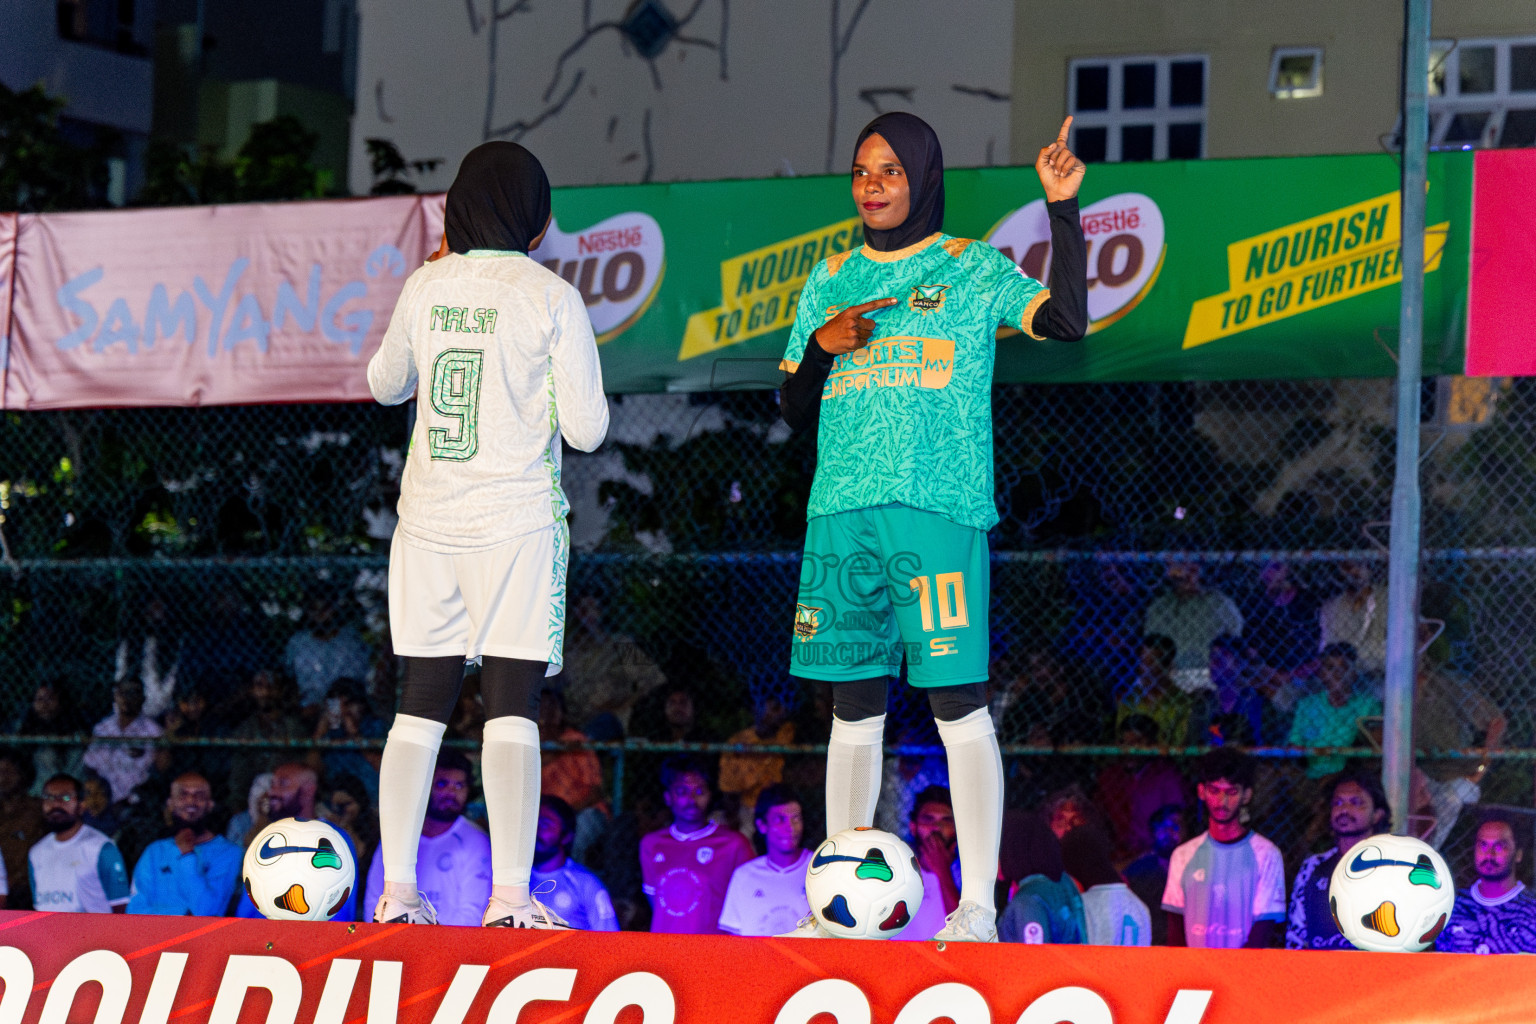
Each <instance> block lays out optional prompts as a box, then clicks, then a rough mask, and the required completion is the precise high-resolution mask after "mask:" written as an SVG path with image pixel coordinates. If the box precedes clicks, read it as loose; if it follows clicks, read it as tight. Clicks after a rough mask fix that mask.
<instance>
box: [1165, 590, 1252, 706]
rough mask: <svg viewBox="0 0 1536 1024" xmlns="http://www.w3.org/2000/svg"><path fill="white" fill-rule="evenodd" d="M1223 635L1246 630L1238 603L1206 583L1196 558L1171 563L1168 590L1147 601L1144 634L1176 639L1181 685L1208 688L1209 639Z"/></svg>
mask: <svg viewBox="0 0 1536 1024" xmlns="http://www.w3.org/2000/svg"><path fill="white" fill-rule="evenodd" d="M1224 634H1230V635H1232V636H1242V635H1243V613H1242V612H1240V611H1238V610H1237V605H1236V604H1234V603H1233V601H1232V599H1231V598H1230V597H1228V596H1227V595H1226V594H1223V593H1222V592H1221V591H1219V590H1207V589H1206V588H1205V586H1204V585H1203V584H1202V583H1201V581H1200V566H1199V565H1197V564H1196V563H1194V562H1174V563H1172V564H1171V565H1169V566H1168V589H1167V590H1166V591H1164V592H1163V593H1162V594H1160V595H1159V596H1158V597H1157V599H1156V600H1154V601H1153V602H1152V603H1151V604H1150V605H1148V606H1147V619H1146V623H1145V625H1144V626H1143V628H1142V635H1143V636H1154V635H1156V636H1166V637H1171V638H1172V639H1173V643H1174V647H1175V649H1176V652H1175V654H1174V661H1173V679H1174V682H1176V683H1177V684H1178V686H1179V689H1181V690H1183V691H1184V692H1186V693H1189V692H1191V691H1194V690H1207V689H1210V686H1211V670H1210V652H1211V641H1212V640H1215V639H1216V638H1217V637H1219V636H1222V635H1224Z"/></svg>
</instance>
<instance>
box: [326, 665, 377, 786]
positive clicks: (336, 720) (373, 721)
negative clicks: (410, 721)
mask: <svg viewBox="0 0 1536 1024" xmlns="http://www.w3.org/2000/svg"><path fill="white" fill-rule="evenodd" d="M388 731H389V729H388V727H387V726H386V725H385V724H384V722H383V720H382V719H380V718H379V717H378V716H377V715H375V714H374V713H373V709H372V708H370V707H369V706H368V696H367V694H366V693H365V692H364V689H363V684H362V683H361V682H359V681H358V680H356V679H349V678H346V677H343V678H340V679H336V680H333V681H332V683H331V685H330V687H329V688H328V689H327V690H326V691H325V710H324V711H323V712H322V713H321V715H320V717H319V718H318V719H317V720H316V722H315V734H314V735H315V739H317V740H377V739H383V738H384V736H385V734H386V733H387V732H388ZM382 757H383V751H382V750H372V749H361V750H327V751H325V753H324V754H323V755H322V760H323V762H324V764H325V772H326V774H327V775H353V776H356V777H357V778H358V779H359V780H361V782H362V784H363V788H364V789H366V790H367V791H368V799H369V800H370V801H372V802H373V803H375V804H377V803H378V802H379V764H380V763H381V759H382Z"/></svg>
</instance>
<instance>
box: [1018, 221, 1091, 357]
mask: <svg viewBox="0 0 1536 1024" xmlns="http://www.w3.org/2000/svg"><path fill="white" fill-rule="evenodd" d="M1045 209H1046V212H1047V213H1048V214H1049V216H1050V218H1051V281H1050V289H1051V294H1050V297H1049V298H1047V299H1046V300H1045V301H1044V302H1042V303H1041V304H1040V308H1039V309H1037V310H1035V318H1034V320H1033V321H1031V323H1030V327H1031V328H1032V329H1033V330H1034V332H1035V333H1036V334H1038V335H1039V336H1040V337H1042V338H1052V339H1054V340H1056V341H1078V340H1080V339H1081V338H1082V337H1083V335H1085V334H1087V333H1088V243H1087V242H1086V241H1085V240H1084V238H1083V224H1082V221H1080V220H1079V219H1078V212H1077V197H1076V196H1073V197H1072V198H1071V199H1062V200H1059V201H1057V202H1054V203H1046V204H1045Z"/></svg>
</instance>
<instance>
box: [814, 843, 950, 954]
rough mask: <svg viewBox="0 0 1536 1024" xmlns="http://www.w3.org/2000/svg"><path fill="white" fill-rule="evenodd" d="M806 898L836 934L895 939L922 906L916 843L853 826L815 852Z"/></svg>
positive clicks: (818, 916)
mask: <svg viewBox="0 0 1536 1024" xmlns="http://www.w3.org/2000/svg"><path fill="white" fill-rule="evenodd" d="M805 898H806V899H807V900H808V901H810V904H811V913H813V914H815V915H816V919H817V920H819V921H820V922H821V925H822V927H823V928H825V929H826V930H827V931H829V932H831V933H832V934H833V935H836V936H839V937H841V938H845V939H894V938H895V937H896V936H898V935H900V934H901V931H902V929H903V928H905V927H906V926H907V924H908V923H909V922H910V921H911V920H912V917H913V915H915V914H916V913H917V908H918V907H920V906H922V905H923V876H922V873H921V872H920V871H919V870H918V867H917V857H916V856H915V855H914V854H913V853H912V847H910V846H908V845H907V844H906V843H904V842H902V841H901V840H900V839H898V838H897V837H896V836H893V835H891V834H890V833H889V832H882V831H880V830H879V829H877V828H850V829H846V830H845V831H842V832H839V833H837V834H836V835H834V836H828V837H827V838H826V840H825V841H823V842H822V844H821V845H820V846H818V847H817V848H816V852H815V853H813V854H811V863H810V867H808V868H807V869H806V873H805Z"/></svg>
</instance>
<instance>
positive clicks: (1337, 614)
mask: <svg viewBox="0 0 1536 1024" xmlns="http://www.w3.org/2000/svg"><path fill="white" fill-rule="evenodd" d="M1339 575H1340V576H1341V577H1342V578H1343V581H1344V591H1343V593H1340V594H1335V595H1334V596H1333V597H1330V598H1329V599H1328V600H1326V601H1324V602H1323V607H1322V609H1321V610H1320V611H1319V612H1318V613H1317V622H1318V627H1319V637H1318V643H1317V649H1318V650H1319V651H1321V650H1323V649H1324V648H1326V647H1328V646H1330V645H1331V644H1349V645H1350V646H1352V647H1353V648H1354V649H1355V653H1356V654H1357V655H1358V656H1359V666H1360V671H1362V672H1364V673H1366V674H1367V675H1369V676H1379V675H1380V674H1381V672H1382V670H1383V669H1384V668H1385V667H1386V663H1387V588H1386V587H1378V586H1376V585H1375V583H1374V581H1373V580H1372V578H1371V577H1372V575H1373V574H1372V572H1371V566H1370V564H1369V563H1367V562H1340V563H1339Z"/></svg>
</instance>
